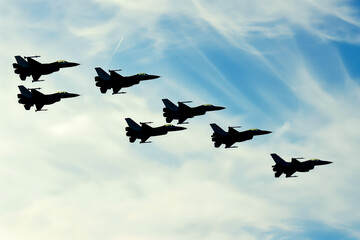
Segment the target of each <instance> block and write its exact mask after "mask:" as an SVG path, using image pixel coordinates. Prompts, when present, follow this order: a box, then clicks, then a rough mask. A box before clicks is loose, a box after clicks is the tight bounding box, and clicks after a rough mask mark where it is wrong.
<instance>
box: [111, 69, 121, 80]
mask: <svg viewBox="0 0 360 240" xmlns="http://www.w3.org/2000/svg"><path fill="white" fill-rule="evenodd" d="M122 77H123V76H121V75H120V74H119V73H117V72H115V71H110V78H111V80H113V79H116V78H122Z"/></svg>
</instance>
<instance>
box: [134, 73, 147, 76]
mask: <svg viewBox="0 0 360 240" xmlns="http://www.w3.org/2000/svg"><path fill="white" fill-rule="evenodd" d="M136 75H139V76H146V75H147V74H146V73H138V74H136Z"/></svg>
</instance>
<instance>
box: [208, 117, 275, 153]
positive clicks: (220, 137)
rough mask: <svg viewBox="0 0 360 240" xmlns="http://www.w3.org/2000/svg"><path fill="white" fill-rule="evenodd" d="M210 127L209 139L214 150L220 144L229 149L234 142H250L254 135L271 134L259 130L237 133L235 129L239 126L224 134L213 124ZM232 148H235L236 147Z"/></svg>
mask: <svg viewBox="0 0 360 240" xmlns="http://www.w3.org/2000/svg"><path fill="white" fill-rule="evenodd" d="M210 126H211V128H212V129H213V130H214V133H213V134H212V135H211V138H212V141H213V142H214V146H215V147H216V148H218V147H220V146H221V144H225V148H230V147H231V146H232V145H233V144H234V143H236V142H243V141H247V140H250V139H252V138H253V137H254V136H256V135H264V134H269V133H271V132H270V131H264V130H260V129H249V130H246V131H243V132H238V131H237V130H235V128H239V127H240V126H236V127H229V130H228V132H225V131H224V130H223V129H222V128H220V127H219V126H218V125H217V124H215V123H211V124H210ZM232 148H236V146H235V147H232Z"/></svg>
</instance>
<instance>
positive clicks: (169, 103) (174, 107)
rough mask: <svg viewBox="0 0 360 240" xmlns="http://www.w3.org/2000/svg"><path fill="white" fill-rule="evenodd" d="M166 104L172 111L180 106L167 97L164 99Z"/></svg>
mask: <svg viewBox="0 0 360 240" xmlns="http://www.w3.org/2000/svg"><path fill="white" fill-rule="evenodd" d="M162 101H163V103H164V105H165V107H166V108H168V109H170V110H171V111H177V110H178V109H179V108H178V107H177V106H176V105H175V104H174V103H172V102H171V101H170V100H169V99H167V98H165V99H162Z"/></svg>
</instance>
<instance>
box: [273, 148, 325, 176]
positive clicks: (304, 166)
mask: <svg viewBox="0 0 360 240" xmlns="http://www.w3.org/2000/svg"><path fill="white" fill-rule="evenodd" d="M270 155H271V157H272V158H273V159H274V161H275V163H276V164H275V165H274V166H272V168H273V171H274V172H275V177H276V178H278V177H280V176H281V174H283V173H285V174H286V177H287V178H288V177H297V176H292V175H293V174H294V173H295V172H309V171H310V170H312V169H314V167H315V166H319V165H326V164H330V163H332V162H329V161H323V160H319V159H310V160H307V161H304V162H300V161H298V159H302V158H292V159H291V162H286V161H285V160H283V159H282V158H281V157H279V156H278V155H277V154H276V153H272V154H270Z"/></svg>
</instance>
